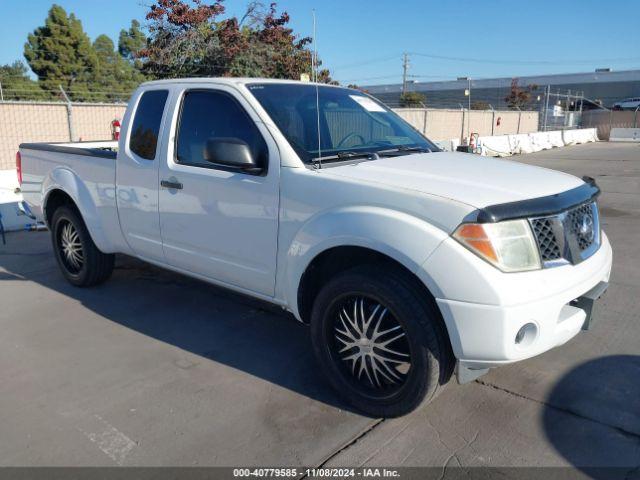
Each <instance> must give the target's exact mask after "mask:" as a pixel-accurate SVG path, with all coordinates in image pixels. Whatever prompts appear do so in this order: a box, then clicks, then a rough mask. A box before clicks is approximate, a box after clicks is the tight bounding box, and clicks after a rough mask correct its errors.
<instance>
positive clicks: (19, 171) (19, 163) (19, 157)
mask: <svg viewBox="0 0 640 480" xmlns="http://www.w3.org/2000/svg"><path fill="white" fill-rule="evenodd" d="M16 173H17V174H18V184H19V185H20V186H22V155H20V152H16Z"/></svg>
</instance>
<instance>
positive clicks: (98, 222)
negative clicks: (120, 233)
mask: <svg viewBox="0 0 640 480" xmlns="http://www.w3.org/2000/svg"><path fill="white" fill-rule="evenodd" d="M55 190H61V191H63V192H64V193H66V194H67V195H69V196H70V197H71V199H72V200H73V202H74V203H75V205H76V207H77V208H78V210H79V211H80V214H81V215H82V219H83V221H84V223H85V225H86V226H87V230H88V231H89V235H90V236H91V239H92V240H93V242H94V243H95V244H96V246H97V247H98V248H99V249H100V250H101V251H103V252H105V253H113V252H115V251H116V248H115V246H114V245H113V242H112V239H111V238H110V237H109V235H108V234H107V233H106V232H105V229H104V228H103V221H104V219H103V218H102V216H105V215H107V210H108V209H109V208H112V209H114V210H115V208H116V207H115V197H114V193H115V189H114V187H113V186H112V185H105V186H104V187H101V186H100V185H99V184H97V183H96V184H94V185H93V190H94V191H93V192H92V191H90V190H89V188H88V187H87V185H86V183H85V182H84V181H83V180H82V179H80V177H78V175H77V174H76V173H75V172H74V171H72V170H70V169H69V168H67V167H65V166H60V167H56V168H54V169H53V170H52V171H51V172H50V173H49V175H48V176H47V177H46V178H45V180H44V182H43V184H42V197H43V198H44V201H43V213H44V212H45V211H46V207H47V202H48V201H49V198H50V196H51V193H52V192H53V191H55ZM98 202H99V203H100V205H97V203H98ZM98 207H100V209H101V210H102V213H99V212H98ZM101 215H102V216H101Z"/></svg>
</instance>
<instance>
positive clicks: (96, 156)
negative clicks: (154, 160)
mask: <svg viewBox="0 0 640 480" xmlns="http://www.w3.org/2000/svg"><path fill="white" fill-rule="evenodd" d="M117 149H118V142H115V141H105V142H71V143H23V144H22V145H20V155H21V158H22V172H23V174H22V185H21V190H22V195H23V198H24V200H25V201H26V202H27V203H28V204H29V206H30V207H31V210H32V212H33V214H34V215H35V216H36V218H37V219H38V220H40V221H46V218H45V212H44V207H45V204H46V202H47V199H48V195H49V193H50V192H52V191H54V190H56V189H58V188H60V186H64V188H62V190H64V191H65V192H67V194H68V195H69V196H71V197H72V199H73V201H74V203H75V204H76V205H78V207H79V208H80V210H81V213H82V216H83V218H84V220H85V222H87V224H89V225H90V226H91V229H90V230H91V231H92V234H93V236H94V237H95V238H94V241H95V242H96V244H97V245H98V246H99V247H101V248H102V249H103V250H104V251H108V250H109V249H110V247H111V245H112V242H113V241H114V238H112V237H117V238H116V239H115V240H116V241H117V240H119V236H120V227H119V222H118V214H117V207H116V188H115V181H116V155H117Z"/></svg>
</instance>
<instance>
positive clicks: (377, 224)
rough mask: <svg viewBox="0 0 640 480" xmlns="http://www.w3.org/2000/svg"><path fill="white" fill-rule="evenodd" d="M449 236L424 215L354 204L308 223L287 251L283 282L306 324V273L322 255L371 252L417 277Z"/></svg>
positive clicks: (291, 304) (434, 290)
mask: <svg viewBox="0 0 640 480" xmlns="http://www.w3.org/2000/svg"><path fill="white" fill-rule="evenodd" d="M448 236H449V235H448V234H447V233H446V232H444V231H443V230H441V229H439V228H437V227H434V226H433V225H431V224H429V223H427V222H425V221H424V220H422V219H420V218H418V217H415V216H413V215H409V214H407V213H402V212H398V211H395V210H391V209H387V208H382V207H373V206H364V205H363V206H348V207H339V208H336V209H330V210H325V211H322V212H319V213H318V214H317V215H315V216H313V217H311V218H310V219H308V221H307V222H305V223H304V225H303V226H302V227H301V228H300V229H299V230H298V231H297V233H296V234H295V236H294V238H293V240H292V241H291V242H290V245H289V248H288V250H286V252H285V253H283V254H284V255H286V257H285V258H282V259H281V262H280V265H284V266H285V271H284V272H282V274H281V275H282V276H281V279H280V280H281V282H282V285H283V294H284V298H285V301H286V303H287V305H288V306H289V308H290V309H291V311H292V312H293V314H294V315H295V316H296V318H298V320H300V313H299V311H298V286H299V285H300V281H301V279H302V275H303V274H304V272H305V270H306V269H307V267H308V266H309V264H310V263H311V262H312V261H313V259H314V258H316V256H318V255H319V254H321V253H322V252H324V251H326V250H328V249H330V248H334V247H340V246H353V247H364V248H369V249H371V250H375V251H377V252H379V253H382V254H384V255H386V256H388V257H390V258H393V259H394V260H396V261H397V262H399V263H401V264H402V265H404V266H405V267H406V268H407V269H408V270H410V271H411V272H414V273H415V272H416V271H417V270H418V269H419V268H421V266H422V265H423V264H424V262H425V261H426V260H427V259H428V258H429V255H431V253H432V252H433V251H434V250H435V249H436V248H437V246H438V245H440V243H441V242H443V241H444V240H445V239H446V238H448ZM421 278H422V280H423V282H425V284H426V286H427V288H429V289H430V291H431V292H432V293H433V294H434V295H437V293H438V292H439V289H438V288H437V285H436V284H435V282H433V281H431V280H430V277H429V276H428V275H426V276H425V275H421Z"/></svg>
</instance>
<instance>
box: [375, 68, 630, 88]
mask: <svg viewBox="0 0 640 480" xmlns="http://www.w3.org/2000/svg"><path fill="white" fill-rule="evenodd" d="M513 78H518V80H519V83H520V85H530V84H535V85H563V84H585V83H608V82H635V81H640V70H623V71H619V72H615V71H611V72H588V73H562V74H557V75H531V76H520V77H500V78H484V79H473V78H471V87H472V88H502V87H505V86H509V85H510V84H511V81H512V80H513ZM468 82H469V80H467V79H464V80H448V81H441V82H411V83H410V88H411V90H420V91H437V90H458V89H464V88H467V86H468ZM401 86H402V84H400V83H397V84H386V85H371V86H363V88H366V89H367V90H368V91H369V92H371V93H373V94H375V93H384V92H395V91H397V90H398V89H400V88H401Z"/></svg>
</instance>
